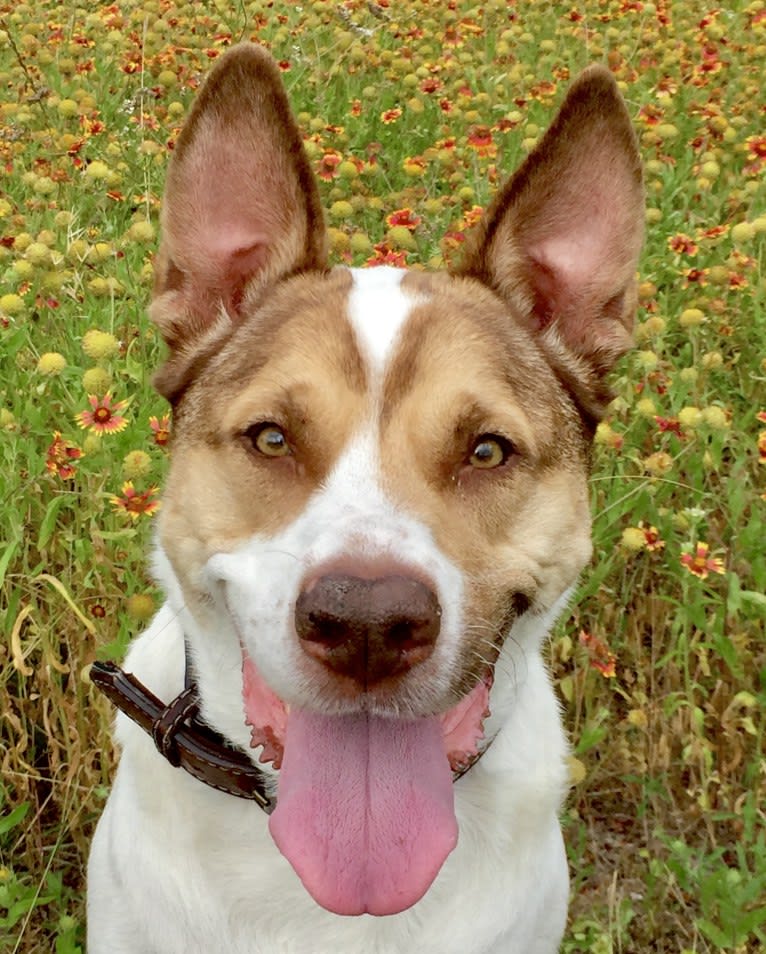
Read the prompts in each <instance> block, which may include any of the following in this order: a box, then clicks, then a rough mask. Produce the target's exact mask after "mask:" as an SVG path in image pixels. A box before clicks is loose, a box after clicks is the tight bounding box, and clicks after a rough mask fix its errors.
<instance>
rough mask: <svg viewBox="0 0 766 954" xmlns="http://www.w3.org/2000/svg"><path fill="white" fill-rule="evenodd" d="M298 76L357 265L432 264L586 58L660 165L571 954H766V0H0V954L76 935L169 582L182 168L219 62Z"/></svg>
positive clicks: (564, 654)
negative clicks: (182, 137)
mask: <svg viewBox="0 0 766 954" xmlns="http://www.w3.org/2000/svg"><path fill="white" fill-rule="evenodd" d="M241 39H253V40H256V41H257V42H259V43H262V44H264V45H266V46H268V47H269V48H270V49H271V50H272V51H273V53H274V56H275V57H276V59H277V60H278V61H279V62H280V65H281V68H282V70H283V72H284V79H285V83H286V85H287V87H288V90H289V93H290V97H291V100H292V102H293V104H294V106H295V109H296V111H297V113H298V114H299V118H300V123H301V125H302V128H303V130H304V132H305V136H306V147H307V149H308V151H309V155H310V158H311V160H312V162H313V163H314V165H315V168H316V171H317V174H318V175H319V177H320V182H321V187H322V192H323V197H324V200H325V206H326V209H327V212H328V221H329V225H330V234H331V242H332V248H333V256H334V260H335V261H338V262H352V263H354V264H363V263H365V262H370V263H372V264H374V263H375V262H382V261H386V262H393V263H395V264H396V263H398V264H407V265H409V266H415V267H419V266H428V267H438V266H440V265H441V264H443V263H444V262H445V261H449V260H450V259H452V258H453V257H454V256H455V255H457V254H459V251H460V245H461V242H462V240H463V236H464V233H465V231H466V229H468V228H469V227H470V225H471V223H472V222H473V221H474V220H475V219H476V217H477V214H478V212H479V210H480V208H481V207H483V206H484V205H486V203H487V201H488V199H489V197H490V196H491V194H492V192H493V191H494V189H495V188H496V187H497V184H498V182H499V181H500V179H501V178H502V177H503V176H504V175H505V174H507V173H508V172H509V171H511V170H512V169H513V168H514V167H515V166H516V165H517V163H518V162H519V161H520V160H521V159H522V158H523V156H524V154H525V153H526V152H527V151H528V150H529V149H530V148H531V147H532V146H533V145H534V143H535V141H536V140H537V138H538V137H539V135H540V133H541V131H542V130H543V129H544V128H545V127H546V125H547V124H548V122H549V121H550V119H551V116H552V114H553V111H554V109H555V107H556V106H557V104H558V103H559V102H560V100H561V98H562V95H563V92H564V89H565V88H566V86H567V84H568V82H569V80H570V78H571V77H573V76H574V75H575V74H576V73H577V72H578V71H579V70H580V69H581V68H582V67H584V66H585V65H586V64H588V63H590V62H593V61H599V62H604V63H606V64H608V66H609V67H610V68H611V70H612V71H613V72H614V75H615V76H616V78H617V79H618V81H619V83H620V85H621V87H622V89H623V91H624V94H625V97H626V99H627V102H628V104H629V109H630V111H631V114H632V115H633V117H634V118H635V124H636V128H637V130H638V134H639V137H640V141H641V147H642V151H643V155H644V159H645V163H646V181H647V204H648V210H647V221H648V239H647V243H646V248H645V253H644V256H643V259H642V264H641V273H640V302H641V305H640V311H639V320H638V326H637V332H636V340H637V348H636V350H635V351H634V352H633V353H632V354H630V355H629V356H628V357H627V358H626V359H625V361H624V362H623V363H622V365H621V366H620V368H619V370H618V373H617V374H616V375H615V381H614V383H615V388H616V397H615V400H614V402H613V403H612V405H611V407H610V411H609V415H608V419H607V420H606V421H605V422H604V423H603V424H602V425H601V427H600V428H599V431H598V439H597V453H596V459H595V471H594V476H593V482H592V489H593V504H594V512H595V515H596V525H595V549H596V554H595V557H594V562H593V566H592V568H591V569H590V571H589V572H588V573H587V575H586V576H585V577H584V580H583V584H582V588H581V592H580V594H579V598H578V600H577V602H576V605H575V608H574V609H573V612H572V614H571V616H570V617H569V618H568V619H566V620H565V621H563V622H562V624H561V625H560V627H559V629H558V630H557V632H556V633H555V634H554V636H553V639H552V641H551V644H550V662H551V668H552V672H553V676H554V679H555V681H556V683H557V686H558V689H559V691H560V695H561V699H562V704H563V707H564V712H565V718H566V721H567V725H568V728H569V731H570V732H571V737H572V742H573V759H572V780H573V788H572V793H571V797H570V799H569V802H568V806H567V809H566V814H565V819H564V821H565V828H566V836H567V841H568V846H569V852H570V861H571V872H572V908H571V923H570V928H569V931H568V934H567V939H566V941H565V944H564V948H563V950H564V951H565V952H570V954H571V952H593V954H610V952H645V951H653V952H678V954H681V952H700V954H703V952H704V954H709V952H713V951H731V952H756V951H763V950H764V949H766V817H765V816H764V804H765V802H764V796H765V795H766V769H765V767H764V752H763V749H764V705H765V704H766V638H765V636H764V616H765V614H766V597H765V596H764V592H766V554H765V553H764V540H766V532H765V518H764V508H765V507H766V499H765V498H766V494H765V493H764V491H765V490H766V466H764V464H766V391H765V390H764V380H766V330H765V327H764V326H765V319H764V300H765V299H766V279H765V278H764V271H763V266H764V259H765V257H766V185H765V183H764V173H765V172H766V98H765V94H764V86H763V71H764V63H766V4H765V3H764V0H752V2H749V3H744V2H741V0H732V2H730V3H728V4H727V5H726V6H725V8H723V7H716V6H714V4H713V3H712V2H711V3H704V2H703V3H698V2H680V0H678V2H671V0H655V2H642V0H587V2H584V3H575V2H574V0H569V2H554V0H542V2H538V0H507V2H506V0H485V2H483V3H472V2H467V0H448V2H447V0H406V2H405V0H399V2H393V0H369V2H364V0H347V2H330V0H305V2H304V3H302V4H300V5H298V4H292V3H279V2H273V3H272V2H265V0H253V2H233V0H225V2H224V0H216V2H205V3H202V2H187V3H171V2H168V0H143V2H140V0H122V2H115V3H112V4H109V5H100V4H95V3H86V2H84V0H83V2H81V3H79V4H78V3H77V2H61V0H57V2H52V0H38V2H18V3H4V2H0V276H1V277H0V587H1V589H0V620H2V637H0V764H1V766H2V779H1V781H0V950H2V951H3V952H41V951H54V950H55V951H56V952H57V954H75V952H80V951H82V950H83V947H84V941H83V937H84V908H83V870H84V860H85V857H86V854H87V847H88V842H89V838H90V836H91V833H92V830H93V825H94V822H95V819H96V818H97V816H98V814H99V811H100V810H101V808H102V806H103V803H104V799H105V797H106V795H107V792H108V786H109V780H110V776H111V771H112V768H113V765H114V757H115V753H114V751H113V749H112V746H111V742H110V738H109V723H110V718H111V713H110V709H109V706H108V704H107V703H106V702H105V701H104V700H103V699H102V698H99V696H98V695H97V694H96V692H95V691H94V689H93V687H92V686H91V685H90V684H89V680H88V667H89V665H90V664H91V663H92V662H93V660H94V659H96V658H100V659H119V658H121V656H122V653H123V651H124V649H125V646H126V644H127V641H128V640H129V638H130V637H131V636H132V635H133V634H134V633H136V632H138V631H139V630H140V629H141V627H142V626H143V625H144V624H145V621H146V619H147V618H148V617H149V616H150V615H151V613H152V612H153V610H154V608H155V606H156V605H157V603H158V601H159V599H160V598H161V597H160V594H158V593H157V592H156V591H155V589H154V588H153V585H152V582H151V579H150V577H149V575H148V570H147V550H148V548H149V546H150V542H151V532H152V519H151V515H152V513H153V512H154V511H155V510H156V508H157V505H158V492H157V487H158V486H159V485H160V484H161V480H162V474H163V470H164V467H165V461H166V444H167V438H168V431H169V429H170V426H171V425H170V422H169V420H168V419H167V417H166V413H167V409H166V407H165V406H164V405H163V402H162V401H161V399H160V398H159V397H158V396H157V395H156V394H155V393H154V392H153V391H152V389H151V374H152V370H153V369H154V368H155V367H156V366H157V364H158V363H159V360H160V358H161V350H162V349H161V347H160V345H159V342H158V338H157V335H156V333H155V331H154V329H153V328H152V327H151V326H150V325H149V323H148V321H147V319H146V317H145V306H146V303H147V300H148V297H149V290H150V286H151V279H152V255H153V252H154V250H155V248H156V241H157V234H156V233H157V222H158V208H159V201H160V196H161V192H162V184H163V177H164V172H165V167H166V164H167V160H168V156H169V154H170V151H171V149H172V146H173V143H174V140H175V139H176V137H177V134H178V130H179V127H180V124H181V122H182V118H183V116H184V114H185V112H186V110H187V107H188V105H189V102H190V101H191V99H192V97H193V95H194V90H195V88H196V87H197V86H198V84H199V82H200V79H201V77H202V76H203V75H204V74H205V72H206V71H207V69H208V68H209V66H210V63H211V61H212V60H213V59H215V57H216V56H218V55H219V54H220V53H221V52H222V51H223V50H224V49H225V48H226V47H227V46H228V45H229V44H231V43H233V42H236V41H238V40H241Z"/></svg>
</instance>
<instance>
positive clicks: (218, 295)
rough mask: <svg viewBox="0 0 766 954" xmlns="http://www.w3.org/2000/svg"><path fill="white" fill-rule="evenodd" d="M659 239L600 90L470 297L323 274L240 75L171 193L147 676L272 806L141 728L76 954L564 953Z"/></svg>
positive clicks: (293, 132)
mask: <svg viewBox="0 0 766 954" xmlns="http://www.w3.org/2000/svg"><path fill="white" fill-rule="evenodd" d="M642 232H643V192H642V184H641V171H640V163H639V158H638V153H637V149H636V143H635V139H634V135H633V132H632V129H631V123H630V120H629V117H628V114H627V112H626V109H625V106H624V104H623V102H622V99H621V97H620V94H619V92H618V90H617V87H616V84H615V82H614V80H613V78H612V77H611V75H610V74H609V73H608V72H607V71H606V70H605V69H602V68H599V67H592V68H590V69H588V70H586V71H585V72H584V73H583V74H582V75H581V76H580V77H579V79H577V80H576V82H575V83H574V84H573V86H572V88H571V91H570V92H569V95H568V96H567V98H566V100H565V102H564V104H563V106H562V108H561V110H560V112H559V114H558V116H557V118H556V119H555V121H554V123H553V125H552V127H551V128H550V130H549V131H548V133H547V134H546V135H545V136H544V137H543V139H542V141H541V142H540V143H539V145H538V146H537V147H536V148H535V149H534V151H533V152H532V153H531V154H530V155H529V157H528V158H527V159H526V161H525V162H524V164H523V165H522V167H521V168H520V169H519V170H518V171H517V172H516V174H515V175H514V176H513V177H512V178H511V179H510V180H509V181H508V182H507V183H506V185H505V186H504V188H503V189H502V190H501V191H500V192H499V193H498V195H497V197H496V198H495V200H494V202H493V203H492V205H491V206H490V208H489V209H488V211H487V213H486V214H485V216H484V219H483V221H482V222H481V223H480V225H479V227H478V228H477V230H476V232H475V234H474V235H473V236H472V237H471V239H470V240H469V242H468V243H467V251H466V254H465V256H464V258H463V261H462V264H461V265H460V267H459V268H457V269H455V270H453V271H452V272H451V273H449V274H447V273H444V274H426V273H423V272H408V271H403V270H395V269H391V268H375V269H363V270H356V269H347V268H335V269H328V268H327V265H326V258H325V244H326V242H325V233H324V228H323V222H322V213H321V209H320V206H319V199H318V194H317V188H316V185H315V183H314V181H313V178H312V174H311V171H310V167H309V163H308V160H307V158H306V155H305V153H304V151H303V147H302V142H301V137H300V134H299V132H298V130H297V127H296V125H295V123H294V121H293V119H292V117H291V114H290V110H289V106H288V103H287V98H286V95H285V92H284V89H283V87H282V84H281V81H280V78H279V73H278V71H277V69H276V67H275V66H274V64H273V63H272V61H271V59H270V58H269V57H268V55H267V54H265V53H264V52H263V51H262V50H260V49H259V48H257V47H255V46H251V45H242V46H239V47H236V48H234V49H232V50H231V51H229V52H228V53H227V54H226V55H225V56H223V57H222V58H221V60H220V61H219V62H218V63H217V65H216V66H215V68H214V69H213V71H212V73H211V75H210V77H209V79H208V80H207V82H206V83H205V85H204V87H203V89H202V90H201V92H200V93H199V95H198V97H197V100H196V103H195V105H194V108H193V110H192V112H191V115H190V117H189V119H188V121H187V123H186V125H185V127H184V129H183V132H182V134H181V137H180V139H179V141H178V145H177V148H176V150H175V153H174V155H173V159H172V162H171V165H170V169H169V173H168V181H167V189H166V195H165V204H164V218H163V244H162V249H161V253H160V256H159V259H158V265H157V279H156V289H155V298H154V302H153V304H152V317H153V319H154V321H155V322H156V323H157V325H158V326H159V328H160V329H161V331H162V334H163V336H164V337H165V340H166V341H167V344H168V346H169V350H170V354H169V358H168V360H167V363H166V364H165V366H164V367H163V368H162V370H161V371H160V372H159V375H158V378H157V385H158V388H159V390H160V391H161V392H162V393H163V394H164V395H165V396H166V397H167V398H168V399H169V400H170V402H171V404H172V406H173V412H174V438H173V448H172V454H171V467H170V475H169V480H168V483H167V489H166V491H165V495H164V509H163V511H162V516H161V522H160V527H159V543H160V545H159V548H158V557H157V561H156V562H157V567H158V573H159V578H160V580H161V582H162V584H163V586H164V587H165V588H166V591H167V603H166V604H165V606H164V607H163V609H162V610H161V611H160V612H159V614H158V615H157V617H156V618H155V620H154V621H153V623H152V625H151V626H150V628H149V630H148V631H147V632H146V633H145V634H144V635H142V636H141V637H140V638H139V639H138V640H137V641H136V642H135V644H134V645H133V647H132V649H131V650H130V653H129V656H128V659H127V663H126V666H127V668H128V669H130V670H131V671H132V672H133V673H135V674H137V676H138V677H139V678H140V679H141V680H142V681H143V682H144V683H145V684H146V685H147V686H148V687H149V688H150V689H151V690H152V691H153V692H154V693H155V694H156V696H158V697H159V698H161V699H163V700H164V701H167V700H169V699H171V698H172V697H174V696H175V695H176V694H178V693H179V692H180V690H181V689H182V686H183V681H184V644H185V643H186V644H187V645H188V651H189V654H190V656H191V660H192V663H193V669H194V672H195V675H196V680H197V686H198V692H199V699H200V711H201V717H202V718H203V719H204V721H205V722H206V723H207V724H208V725H209V726H211V727H212V728H213V729H215V730H216V731H217V732H218V733H220V734H221V735H223V736H224V737H225V738H226V739H227V740H229V742H230V743H231V745H232V746H234V747H237V748H238V749H239V750H241V751H244V752H247V753H250V754H251V756H252V761H253V763H255V762H256V761H257V759H258V757H259V756H260V759H261V763H259V764H261V765H262V766H263V768H264V772H266V773H267V775H268V776H269V777H270V778H271V779H272V787H273V789H274V791H275V792H276V795H277V799H278V800H277V808H276V810H275V811H274V813H273V814H272V815H271V816H270V818H269V817H267V815H266V814H264V813H263V812H262V811H261V809H260V808H259V807H258V805H256V804H255V803H254V802H252V801H246V800H243V799H238V798H235V797H233V796H232V795H229V794H223V793H221V792H219V791H216V790H215V789H214V788H210V787H208V786H205V785H203V784H202V783H201V782H199V781H197V780H195V779H194V778H192V777H191V776H189V775H188V774H186V773H184V772H183V771H182V770H181V769H177V768H173V767H171V766H170V765H169V764H168V763H167V762H165V761H164V760H163V759H162V758H161V757H160V755H158V754H157V752H156V751H155V749H154V747H153V745H152V742H151V740H150V739H149V738H148V737H147V736H146V735H144V734H143V733H142V732H141V730H140V729H139V728H137V727H136V726H135V725H134V724H133V723H132V722H130V721H128V720H127V719H126V718H125V717H124V716H122V715H120V716H119V717H118V720H117V739H118V741H119V744H120V746H121V748H122V757H121V762H120V766H119V770H118V773H117V777H116V780H115V784H114V789H113V791H112V794H111V796H110V798H109V802H108V804H107V807H106V811H105V813H104V815H103V817H102V819H101V821H100V823H99V826H98V829H97V832H96V836H95V840H94V843H93V850H92V854H91V859H90V866H89V942H88V950H89V954H195V952H199V954H203V952H204V954H211V952H226V954H338V952H343V954H361V952H364V954H410V952H415V951H417V952H418V954H551V952H554V951H556V950H557V949H558V946H559V943H560V940H561V937H562V933H563V929H564V923H565V918H566V909H567V892H568V878H567V864H566V857H565V853H564V847H563V843H562V837H561V831H560V827H559V822H558V818H557V814H558V812H559V810H560V806H561V804H562V798H563V796H564V793H565V791H566V788H567V768H566V756H567V747H566V743H565V740H564V736H563V732H562V729H561V725H560V718H559V711H558V705H557V703H556V699H555V697H554V693H553V691H552V688H551V686H550V684H549V680H548V677H547V675H546V672H545V668H544V665H543V662H542V658H541V644H542V643H543V641H544V639H545V636H546V634H547V632H548V630H549V627H550V626H551V624H552V623H553V621H554V620H555V618H556V616H557V615H558V614H559V613H560V612H561V610H562V609H563V608H564V607H565V605H566V602H567V599H568V597H569V594H570V593H571V591H572V587H573V585H574V583H575V581H576V580H577V577H578V574H579V572H580V571H581V569H582V568H583V567H584V565H585V564H586V563H587V561H588V559H589V556H590V552H591V544H590V518H589V512H588V466H589V454H590V445H591V439H592V437H593V432H594V428H595V424H596V422H597V420H598V417H599V415H600V414H601V412H602V410H603V408H604V405H605V403H606V401H607V400H608V390H607V388H606V386H605V384H604V377H605V374H606V372H607V371H608V370H609V368H610V367H611V365H612V364H613V362H614V361H615V359H616V358H617V357H618V356H619V355H621V354H622V353H623V352H624V351H625V350H626V349H627V348H628V346H629V343H630V338H631V335H630V332H631V326H632V322H633V313H634V306H635V298H634V285H635V270H636V264H637V258H638V253H639V249H640V246H641V241H642ZM479 753H481V758H480V760H478V761H476V755H477V754H479ZM471 763H475V764H471ZM275 764H276V765H281V767H280V768H279V769H277V768H275V767H274V766H275ZM467 764H468V765H471V767H470V768H469V770H468V771H467V772H465V773H464V774H462V776H461V777H458V778H457V779H456V780H455V781H454V783H453V770H455V774H456V775H459V773H460V771H461V770H462V769H463V768H465V766H466V765H467ZM344 915H345V916H344ZM370 915H378V917H371V916H370Z"/></svg>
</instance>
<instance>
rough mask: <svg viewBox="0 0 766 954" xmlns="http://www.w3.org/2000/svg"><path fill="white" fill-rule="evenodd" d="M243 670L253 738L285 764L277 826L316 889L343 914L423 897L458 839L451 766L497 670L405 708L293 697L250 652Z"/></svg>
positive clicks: (467, 747)
mask: <svg viewBox="0 0 766 954" xmlns="http://www.w3.org/2000/svg"><path fill="white" fill-rule="evenodd" d="M242 680H243V701H244V708H245V716H246V718H245V721H246V724H247V725H248V726H249V727H250V728H251V745H252V746H253V747H258V746H262V752H261V754H260V761H261V762H272V763H273V764H274V766H275V768H279V769H280V773H279V783H278V784H279V789H278V802H277V807H276V809H275V811H274V813H273V814H272V815H271V817H270V820H269V829H270V831H271V835H272V837H273V839H274V841H275V843H276V845H277V847H278V848H279V850H280V851H281V852H282V854H283V855H284V856H285V857H286V858H287V859H288V861H289V862H290V864H291V865H292V866H293V868H294V869H295V871H296V872H297V874H298V875H299V877H300V879H301V880H302V882H303V884H304V886H305V887H306V889H307V890H308V892H309V893H310V894H311V895H312V897H313V898H314V900H315V901H317V903H318V904H320V905H322V907H324V908H327V909H328V910H329V911H332V912H334V913H336V914H347V915H352V914H353V915H355V914H364V913H369V914H377V915H384V914H396V913H398V912H400V911H403V910H405V909H406V908H409V907H411V906H412V905H413V904H415V902H416V901H418V900H420V898H421V897H422V896H423V895H424V894H425V892H426V891H427V890H428V888H429V887H430V885H431V883H432V881H433V880H434V878H435V877H436V875H437V874H438V872H439V870H440V868H441V866H442V864H443V863H444V860H445V859H446V857H447V855H448V854H449V853H450V852H451V851H452V849H453V848H454V847H455V844H456V843H457V821H456V818H455V812H454V806H453V794H452V773H453V771H455V772H460V771H462V770H464V769H465V767H466V766H467V765H469V764H470V763H471V761H472V760H473V759H474V758H476V756H477V754H478V751H479V745H480V743H481V740H482V738H483V735H484V726H483V722H484V719H485V718H486V717H487V716H488V715H489V690H490V687H491V683H492V676H491V673H490V672H488V673H487V675H486V677H485V678H484V680H482V681H481V682H480V683H479V684H478V685H477V686H476V687H475V688H474V689H473V690H472V691H471V692H470V693H468V694H467V695H466V696H464V697H463V698H462V699H461V700H460V702H459V703H458V704H457V705H456V706H454V707H453V708H452V709H450V710H449V711H448V712H446V713H444V714H443V715H441V716H424V717H421V718H416V719H409V720H408V719H399V718H393V717H388V716H380V715H374V714H371V713H369V712H358V713H354V714H350V715H334V716H332V715H324V714H320V713H316V712H310V711H308V710H306V709H297V708H290V709H288V707H287V706H286V705H285V704H284V703H283V702H282V700H281V699H279V697H278V696H276V695H275V694H274V692H272V690H271V689H270V688H269V687H268V686H267V684H266V682H265V681H264V679H263V677H262V676H261V674H260V672H259V671H258V669H257V667H256V666H255V664H254V663H253V661H252V660H251V659H250V658H249V656H248V655H247V654H246V653H243V667H242Z"/></svg>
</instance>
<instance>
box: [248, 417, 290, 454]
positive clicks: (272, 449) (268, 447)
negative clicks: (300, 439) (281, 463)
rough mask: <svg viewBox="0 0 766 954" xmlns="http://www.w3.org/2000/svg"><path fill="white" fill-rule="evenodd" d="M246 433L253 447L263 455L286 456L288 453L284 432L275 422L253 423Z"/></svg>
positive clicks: (288, 446)
mask: <svg viewBox="0 0 766 954" xmlns="http://www.w3.org/2000/svg"><path fill="white" fill-rule="evenodd" d="M246 434H247V437H248V438H249V440H250V441H251V442H252V445H253V447H254V448H255V449H256V450H257V451H259V452H260V453H261V454H263V455H264V457H286V456H287V455H288V454H289V453H290V445H289V444H288V442H287V438H286V437H285V432H284V431H283V430H282V428H281V427H278V426H277V425H276V424H268V423H267V424H254V425H253V426H252V427H250V428H248V430H247V432H246Z"/></svg>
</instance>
